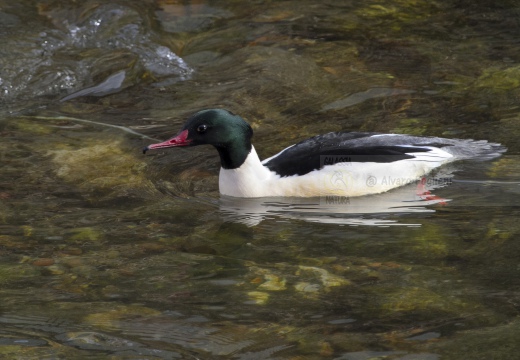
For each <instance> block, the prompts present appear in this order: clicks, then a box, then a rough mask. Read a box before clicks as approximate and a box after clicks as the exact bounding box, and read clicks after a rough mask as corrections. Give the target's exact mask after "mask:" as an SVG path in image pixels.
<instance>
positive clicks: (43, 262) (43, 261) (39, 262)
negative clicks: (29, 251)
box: [32, 258, 54, 266]
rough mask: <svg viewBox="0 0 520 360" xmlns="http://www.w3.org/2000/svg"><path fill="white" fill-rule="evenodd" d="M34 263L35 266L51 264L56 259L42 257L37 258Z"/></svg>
mask: <svg viewBox="0 0 520 360" xmlns="http://www.w3.org/2000/svg"><path fill="white" fill-rule="evenodd" d="M32 264H33V265H34V266H50V265H54V259H50V258H40V259H36V260H34V261H33V262H32Z"/></svg>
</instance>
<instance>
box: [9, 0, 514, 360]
mask: <svg viewBox="0 0 520 360" xmlns="http://www.w3.org/2000/svg"><path fill="white" fill-rule="evenodd" d="M519 11H520V3H517V2H516V1H509V2H501V3H500V4H494V5H489V4H487V3H486V2H483V1H480V2H475V1H472V2H468V1H458V2H455V3H454V2H449V1H438V2H431V1H413V2H409V1H390V2H384V3H381V2H376V1H360V2H353V1H322V2H319V3H318V2H311V1H303V2H302V1H283V2H268V1H265V2H264V1H251V2H247V3H244V2H238V1H224V2H223V1H219V2H216V1H184V2H177V1H166V0H164V1H163V0H157V1H146V2H142V1H127V2H124V3H121V2H117V1H103V2H93V1H87V2H85V3H82V4H79V3H77V2H74V1H70V2H69V1H29V0H25V1H21V2H19V3H17V4H14V3H12V2H8V1H0V38H1V39H2V43H3V46H2V48H1V49H0V91H1V97H0V105H1V108H0V137H1V141H0V159H1V162H2V170H1V173H0V285H1V286H0V296H1V298H2V301H1V303H0V323H1V325H2V326H0V354H1V355H2V356H0V357H6V358H16V357H18V358H20V357H23V358H25V359H70V358H92V359H98V358H99V359H105V358H107V357H108V358H113V359H131V358H139V359H243V360H252V359H337V360H340V359H341V360H363V359H373V358H379V359H403V360H405V359H406V360H409V359H420V360H431V359H461V358H467V359H490V358H493V359H511V358H514V357H515V356H516V354H517V353H518V352H519V350H520V348H519V345H518V341H517V339H518V336H519V335H520V322H519V321H518V311H519V301H520V298H519V286H520V283H519V280H518V279H519V276H518V273H519V271H520V268H519V264H518V258H519V254H520V247H519V245H518V244H519V242H518V241H517V240H518V234H519V232H520V227H519V224H518V221H517V220H516V219H517V218H518V215H519V208H518V205H517V204H518V202H519V200H520V187H519V184H518V179H519V178H520V161H519V160H518V157H517V156H516V155H517V153H518V141H517V139H518V135H519V131H518V129H519V127H518V121H519V116H520V115H519V108H518V104H517V103H518V102H517V99H518V96H519V95H520V90H519V85H520V83H519V82H518V81H517V80H516V79H517V78H518V75H519V74H520V70H519V69H520V68H519V65H518V61H520V53H519V52H518V46H517V45H518V35H519V34H518V32H519V30H518V29H520V27H519V26H518V13H519ZM208 107H225V108H228V109H230V110H233V111H234V112H237V113H239V114H241V115H242V116H243V117H244V118H246V119H247V120H248V121H249V122H250V123H251V124H252V126H253V128H254V130H255V137H254V140H255V146H256V149H257V151H258V152H259V153H260V155H261V157H268V156H271V155H272V154H274V153H276V152H277V151H280V150H281V149H283V148H284V147H286V146H288V145H290V144H292V143H294V142H296V141H299V140H301V139H304V138H306V137H309V136H312V135H314V134H318V133H324V132H327V131H340V130H354V131H356V130H360V131H381V132H400V133H409V134H415V135H435V136H444V137H458V138H475V139H487V140H490V141H494V142H500V143H502V144H504V145H505V146H507V147H508V149H509V151H508V153H507V154H505V155H504V156H502V157H501V158H500V159H497V160H495V161H491V162H478V161H477V162H464V163H460V164H457V165H455V166H454V167H452V168H450V169H446V170H444V171H443V172H442V173H438V174H435V175H432V176H429V177H428V178H427V179H426V180H427V186H428V187H427V189H429V190H430V191H431V193H430V194H424V193H422V192H420V191H418V186H419V184H418V183H416V182H414V183H412V184H409V185H407V186H405V187H402V188H400V189H396V190H395V191H391V192H389V193H387V194H381V195H377V196H369V197H366V198H350V199H349V198H344V199H276V198H275V199H247V200H240V199H238V200H237V199H232V198H226V197H220V196H219V194H218V186H217V183H218V169H219V164H218V155H217V153H216V152H215V151H214V150H213V149H211V148H206V147H197V148H193V149H187V150H186V149H173V150H171V151H161V152H154V153H149V154H147V155H146V156H144V155H142V152H141V149H142V148H143V146H145V145H147V144H149V143H151V142H154V141H156V140H161V139H166V138H167V137H169V136H171V135H174V134H175V133H176V132H177V130H178V129H179V128H180V126H181V125H182V124H183V122H184V121H185V119H186V117H187V116H188V115H189V114H191V113H193V112H194V111H197V110H199V109H201V108H208Z"/></svg>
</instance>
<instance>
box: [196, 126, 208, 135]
mask: <svg viewBox="0 0 520 360" xmlns="http://www.w3.org/2000/svg"><path fill="white" fill-rule="evenodd" d="M206 130H208V126H207V125H205V124H202V125H199V126H197V132H198V133H199V134H203V133H205V132H206Z"/></svg>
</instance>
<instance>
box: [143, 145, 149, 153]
mask: <svg viewBox="0 0 520 360" xmlns="http://www.w3.org/2000/svg"><path fill="white" fill-rule="evenodd" d="M148 150H150V149H149V148H148V146H147V147H145V148H144V149H143V154H146V152H147V151H148Z"/></svg>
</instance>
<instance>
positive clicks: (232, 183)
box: [219, 146, 272, 197]
mask: <svg viewBox="0 0 520 360" xmlns="http://www.w3.org/2000/svg"><path fill="white" fill-rule="evenodd" d="M271 176H272V173H271V172H270V171H269V169H268V168H266V167H265V166H264V165H262V163H261V162H260V159H259V158H258V155H257V153H256V150H255V147H254V146H251V152H250V153H249V155H248V156H247V158H246V161H244V163H243V164H242V165H240V167H239V168H236V169H224V168H220V175H219V189H220V193H221V194H223V195H228V196H235V197H259V196H265V195H264V189H263V188H264V187H265V184H266V182H267V180H269V178H270V177H271Z"/></svg>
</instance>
